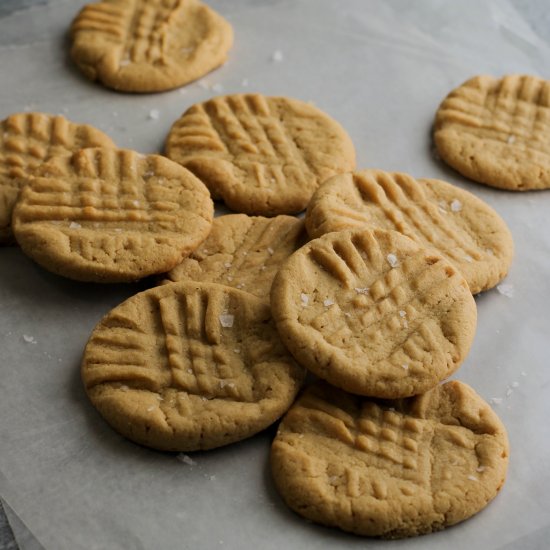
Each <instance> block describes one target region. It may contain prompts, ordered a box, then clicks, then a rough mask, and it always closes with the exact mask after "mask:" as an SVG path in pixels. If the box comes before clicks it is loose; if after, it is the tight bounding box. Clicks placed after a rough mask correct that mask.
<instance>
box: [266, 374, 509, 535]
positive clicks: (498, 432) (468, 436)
mask: <svg viewBox="0 0 550 550" xmlns="http://www.w3.org/2000/svg"><path fill="white" fill-rule="evenodd" d="M508 454H509V447H508V438H507V435H506V430H505V428H504V426H503V425H502V422H501V421H500V420H499V418H498V417H497V415H496V414H495V413H494V412H493V411H492V410H491V408H490V407H489V405H487V403H485V401H484V400H483V399H482V398H481V397H480V396H479V395H477V394H476V393H475V392H474V391H473V390H472V389H471V388H470V387H469V386H467V385H466V384H463V383H461V382H448V383H446V384H444V385H441V386H437V387H436V388H434V389H432V390H430V391H429V392H427V393H425V394H423V395H419V396H416V397H413V398H409V399H404V400H398V401H388V402H376V401H372V400H368V399H365V398H359V397H356V396H352V395H350V394H346V393H345V392H342V391H339V390H336V389H335V388H331V387H330V386H328V385H323V386H317V387H313V388H308V389H307V390H306V392H305V393H304V395H303V396H302V397H301V398H300V399H299V400H298V401H297V402H296V404H295V405H294V406H293V407H292V408H291V409H290V411H289V412H288V413H287V415H286V416H285V418H284V419H283V421H282V423H281V425H280V427H279V432H278V434H277V436H276V438H275V440H274V442H273V446H272V451H271V465H272V472H273V476H274V480H275V483H276V486H277V488H278V490H279V492H280V494H281V496H282V497H283V499H284V500H285V501H286V503H287V504H288V505H289V506H290V507H291V508H292V509H293V510H294V511H296V512H297V513H299V514H301V515H303V516H305V517H306V518H308V519H310V520H313V521H315V522H318V523H322V524H325V525H329V526H333V527H339V528H341V529H343V530H345V531H351V532H353V533H356V534H359V535H367V536H377V537H386V538H399V537H407V536H413V535H420V534H424V533H430V532H432V531H437V530H440V529H443V528H445V527H447V526H449V525H453V524H455V523H458V522H460V521H462V520H464V519H467V518H469V517H470V516H472V515H474V514H475V513H477V512H479V511H480V510H481V509H482V508H484V507H485V506H486V505H487V504H488V503H489V502H490V501H491V500H492V499H493V498H494V497H495V496H496V494H497V493H498V491H499V490H500V488H501V487H502V485H503V483H504V480H505V477H506V470H507V465H508Z"/></svg>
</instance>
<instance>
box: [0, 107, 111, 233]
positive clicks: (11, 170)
mask: <svg viewBox="0 0 550 550" xmlns="http://www.w3.org/2000/svg"><path fill="white" fill-rule="evenodd" d="M84 147H114V143H113V142H112V141H111V138H109V137H108V136H106V135H105V134H104V133H103V132H101V131H99V130H97V129H96V128H93V127H92V126H88V125H87V124H76V123H74V122H70V121H69V120H67V119H66V118H65V117H63V116H60V115H55V116H54V115H48V114H45V113H17V114H13V115H10V116H9V117H8V118H6V119H4V120H2V122H0V244H3V243H6V242H8V241H9V240H10V239H11V236H12V235H11V215H12V209H13V205H14V204H15V201H16V199H17V195H18V194H19V189H20V188H21V186H22V185H23V183H24V182H25V178H27V177H28V176H29V175H31V173H32V172H33V171H34V170H35V169H36V168H37V167H38V166H40V165H41V164H42V162H44V161H45V160H47V159H49V158H51V157H52V156H55V155H63V154H69V153H72V152H73V151H76V150H78V149H81V148H84Z"/></svg>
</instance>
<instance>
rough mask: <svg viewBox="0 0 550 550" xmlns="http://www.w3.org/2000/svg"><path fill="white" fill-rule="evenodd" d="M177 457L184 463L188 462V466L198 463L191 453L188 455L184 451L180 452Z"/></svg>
mask: <svg viewBox="0 0 550 550" xmlns="http://www.w3.org/2000/svg"><path fill="white" fill-rule="evenodd" d="M176 458H177V459H178V460H179V461H180V462H183V463H184V464H187V465H188V466H196V465H197V462H196V461H195V460H193V459H192V458H191V457H190V456H189V455H186V454H184V453H178V454H177V455H176Z"/></svg>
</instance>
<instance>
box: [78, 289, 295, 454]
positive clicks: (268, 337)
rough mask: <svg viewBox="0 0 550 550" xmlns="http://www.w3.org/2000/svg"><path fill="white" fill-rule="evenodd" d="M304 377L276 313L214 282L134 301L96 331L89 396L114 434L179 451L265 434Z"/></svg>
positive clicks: (87, 372) (87, 361)
mask: <svg viewBox="0 0 550 550" xmlns="http://www.w3.org/2000/svg"><path fill="white" fill-rule="evenodd" d="M303 376H304V371H303V369H302V368H300V367H298V366H297V365H296V363H294V361H293V360H292V358H291V356H290V355H289V354H288V352H287V351H286V349H285V348H284V346H283V344H282V343H281V341H280V339H279V337H278V335H277V331H276V329H275V326H274V325H273V322H272V319H271V313H270V310H269V306H268V305H267V304H265V303H264V302H262V300H260V299H259V298H256V297H255V296H252V295H251V294H248V293H245V292H242V291H240V290H236V289H234V288H229V287H225V286H222V285H216V284H210V283H173V284H170V285H162V286H159V287H156V288H152V289H149V290H147V291H145V292H142V293H141V294H137V295H135V296H133V297H132V298H130V299H129V300H127V301H126V302H124V303H123V304H121V305H120V306H118V307H117V308H115V309H114V310H112V311H111V312H110V313H109V314H108V315H106V316H105V318H104V319H103V320H102V321H101V322H100V323H99V324H98V325H97V326H96V328H95V329H94V331H93V333H92V335H91V337H90V340H89V342H88V345H87V346H86V350H85V352H84V359H83V363H82V378H83V381H84V385H85V387H86V391H87V393H88V396H89V397H90V399H91V401H92V403H93V405H94V406H95V407H96V408H97V409H98V411H99V412H100V413H101V415H102V416H103V417H104V418H105V420H107V422H108V423H109V424H110V425H111V426H112V427H113V428H115V429H116V430H117V431H118V432H120V433H121V434H122V435H124V436H125V437H127V438H129V439H131V440H133V441H135V442H137V443H141V444H142V445H146V446H149V447H153V448H156V449H161V450H171V451H193V450H198V449H210V448H213V447H218V446H220V445H226V444H228V443H232V442H234V441H239V440H241V439H244V438H246V437H249V436H251V435H253V434H255V433H257V432H259V431H260V430H262V429H264V428H266V427H267V426H269V425H270V424H271V423H273V422H274V421H275V420H276V419H277V418H278V417H280V416H281V415H282V414H283V413H284V412H285V411H286V410H287V409H288V408H289V407H290V405H291V403H292V401H293V400H294V397H295V396H296V393H297V391H298V389H299V387H300V385H301V382H302V380H303Z"/></svg>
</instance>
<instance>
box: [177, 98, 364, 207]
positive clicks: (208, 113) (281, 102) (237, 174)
mask: <svg viewBox="0 0 550 550" xmlns="http://www.w3.org/2000/svg"><path fill="white" fill-rule="evenodd" d="M166 154H167V156H168V157H170V158H171V159H173V160H175V161H176V162H179V163H180V164H182V165H183V166H185V167H186V168H189V169H190V170H191V171H193V172H194V173H195V174H196V175H197V176H198V177H199V178H200V179H201V180H202V181H204V182H205V184H206V185H207V186H208V188H209V189H210V191H211V192H212V195H213V196H214V197H215V198H221V199H223V200H224V201H225V203H226V204H227V206H229V208H231V209H232V210H235V211H237V212H244V213H246V214H260V215H266V216H273V215H276V214H293V213H295V212H300V211H301V210H303V209H304V208H305V207H306V206H307V203H308V201H309V199H310V198H311V195H312V194H313V192H314V191H315V189H317V187H318V186H319V185H320V184H321V183H322V182H323V181H324V180H326V179H327V178H329V177H331V176H333V175H335V174H337V173H340V172H347V171H349V170H353V168H354V166H355V151H354V148H353V144H352V142H351V139H350V138H349V136H348V135H347V134H346V132H345V131H344V130H343V128H342V127H341V126H340V125H339V124H338V123H337V122H336V121H334V120H333V119H331V118H330V117H329V116H328V115H326V114H325V113H323V112H322V111H320V110H319V109H317V108H316V107H314V106H313V105H310V104H308V103H303V102H302V101H298V100H296V99H289V98H285V97H266V96H263V95H259V94H249V95H231V96H224V97H216V98H213V99H211V100H209V101H206V102H205V103H200V104H197V105H194V106H193V107H191V108H190V109H188V110H187V111H186V112H185V113H184V114H183V115H182V117H181V118H180V119H179V120H177V121H176V122H175V123H174V125H173V126H172V129H171V130H170V133H169V135H168V138H167V140H166Z"/></svg>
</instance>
